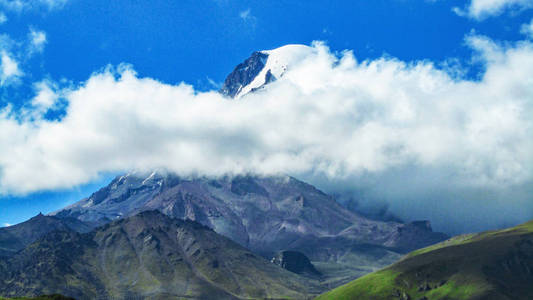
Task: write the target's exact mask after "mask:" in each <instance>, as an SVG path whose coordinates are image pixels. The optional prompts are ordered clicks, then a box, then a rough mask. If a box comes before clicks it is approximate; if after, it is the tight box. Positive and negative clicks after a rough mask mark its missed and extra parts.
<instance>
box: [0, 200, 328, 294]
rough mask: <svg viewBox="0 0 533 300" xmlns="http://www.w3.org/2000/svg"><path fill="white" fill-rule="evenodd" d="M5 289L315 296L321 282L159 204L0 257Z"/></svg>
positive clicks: (19, 291) (50, 236)
mask: <svg viewBox="0 0 533 300" xmlns="http://www.w3.org/2000/svg"><path fill="white" fill-rule="evenodd" d="M0 271H1V272H0V294H2V295H6V296H18V295H38V294H46V293H61V294H63V295H66V296H72V297H75V298H76V299H110V298H113V299H144V298H150V299H181V298H195V299H215V298H216V299H242V298H299V299H303V298H307V297H310V296H312V295H313V294H316V293H318V292H320V291H321V289H320V287H319V286H318V284H316V282H312V281H309V280H306V279H304V278H303V277H300V276H298V275H296V274H294V273H291V272H289V271H286V270H284V269H283V268H281V267H279V266H277V265H275V264H272V263H270V262H269V261H267V260H265V259H264V258H262V257H260V256H258V255H256V254H253V253H252V252H250V251H249V250H247V249H245V248H243V247H242V246H240V245H238V244H236V243H235V242H233V241H231V240H230V239H228V238H225V237H223V236H220V235H218V234H217V233H215V232H214V231H213V230H211V229H209V228H208V227H206V226H204V225H201V224H199V223H197V222H194V221H189V220H187V221H183V220H178V219H173V218H170V217H168V216H165V215H163V214H161V213H160V212H157V211H146V212H142V213H140V214H138V215H135V216H131V217H128V218H125V219H120V220H117V221H114V222H111V223H108V224H107V225H105V226H103V227H99V228H97V229H95V230H94V231H92V232H89V233H85V234H81V233H78V232H75V231H73V230H65V231H53V232H50V233H48V234H46V235H44V236H43V237H42V238H41V239H39V240H37V241H36V242H34V243H32V244H31V245H29V246H28V247H26V248H25V249H24V250H22V251H19V252H18V253H16V254H15V255H13V256H12V257H11V258H9V259H6V260H3V261H0Z"/></svg>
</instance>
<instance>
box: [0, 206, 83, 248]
mask: <svg viewBox="0 0 533 300" xmlns="http://www.w3.org/2000/svg"><path fill="white" fill-rule="evenodd" d="M91 229H92V228H91V226H89V225H87V224H85V223H83V222H81V221H80V220H78V219H76V218H68V217H67V218H56V217H51V216H44V215H42V214H39V215H37V216H35V217H33V218H31V219H29V220H28V221H25V222H22V223H20V224H17V225H13V226H9V227H2V228H0V257H9V256H12V255H14V254H15V253H16V252H17V251H19V250H22V249H23V248H24V247H26V246H28V245H29V244H31V243H33V242H34V241H36V240H37V239H39V238H40V237H42V236H43V235H45V234H47V233H49V232H52V231H55V230H74V231H77V232H88V231H90V230H91Z"/></svg>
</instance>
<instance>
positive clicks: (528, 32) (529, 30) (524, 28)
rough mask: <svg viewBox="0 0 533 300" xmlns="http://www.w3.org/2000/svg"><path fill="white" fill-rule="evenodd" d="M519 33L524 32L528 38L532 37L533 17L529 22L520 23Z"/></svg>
mask: <svg viewBox="0 0 533 300" xmlns="http://www.w3.org/2000/svg"><path fill="white" fill-rule="evenodd" d="M520 33H522V34H525V35H526V36H527V37H529V38H530V39H533V19H532V20H531V22H529V23H527V24H524V25H522V28H521V29H520Z"/></svg>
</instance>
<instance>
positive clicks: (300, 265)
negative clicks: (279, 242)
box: [271, 250, 321, 276]
mask: <svg viewBox="0 0 533 300" xmlns="http://www.w3.org/2000/svg"><path fill="white" fill-rule="evenodd" d="M271 262H272V263H274V264H276V265H278V266H280V267H282V268H284V269H286V270H289V271H291V272H293V273H296V274H305V275H308V276H320V275H321V274H320V272H319V271H317V269H316V268H315V266H313V264H312V263H311V261H310V260H309V258H307V256H305V254H303V253H302V252H298V251H290V250H285V251H280V252H278V253H277V254H276V256H274V257H273V258H272V260H271Z"/></svg>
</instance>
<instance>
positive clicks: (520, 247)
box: [317, 221, 533, 300]
mask: <svg viewBox="0 0 533 300" xmlns="http://www.w3.org/2000/svg"><path fill="white" fill-rule="evenodd" d="M424 297H425V298H424ZM317 299H361V300H364V299H415V300H417V299H431V300H433V299H500V300H503V299H533V221H531V222H528V223H525V224H522V225H519V226H516V227H512V228H509V229H504V230H498V231H488V232H484V233H479V234H470V235H463V236H458V237H455V238H452V239H450V240H447V241H444V242H442V243H439V244H436V245H433V246H429V247H427V248H423V249H420V250H416V251H414V252H411V253H410V254H408V255H406V256H405V258H403V259H402V260H401V261H399V262H397V263H395V264H393V265H391V266H390V267H387V268H385V269H383V270H380V271H378V272H375V273H371V274H369V275H366V276H364V277H361V278H359V279H357V280H354V281H352V282H350V283H348V284H346V285H343V286H340V287H338V288H336V289H333V290H331V291H329V292H327V293H325V294H322V295H321V296H319V297H318V298H317Z"/></svg>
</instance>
